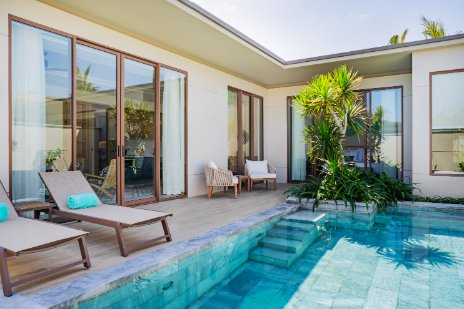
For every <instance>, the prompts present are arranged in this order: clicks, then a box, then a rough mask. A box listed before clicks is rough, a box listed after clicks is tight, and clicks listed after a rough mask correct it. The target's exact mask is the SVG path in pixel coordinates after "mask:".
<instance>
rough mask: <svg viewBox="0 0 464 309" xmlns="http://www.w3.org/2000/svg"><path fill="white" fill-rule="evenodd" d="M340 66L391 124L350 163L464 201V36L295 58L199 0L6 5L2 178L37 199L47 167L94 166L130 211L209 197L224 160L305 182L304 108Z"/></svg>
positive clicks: (0, 61) (113, 198)
mask: <svg viewBox="0 0 464 309" xmlns="http://www.w3.org/2000/svg"><path fill="white" fill-rule="evenodd" d="M128 12H130V13H129V14H128ZM340 65H347V66H349V67H352V68H353V69H354V70H356V71H357V72H358V73H359V74H360V75H362V76H363V77H364V79H363V82H362V85H361V87H360V88H359V90H360V91H362V94H363V97H364V98H365V102H366V107H367V109H368V110H369V111H370V112H371V113H372V114H375V113H378V114H379V115H381V116H382V117H381V119H382V121H381V124H380V129H379V131H378V132H370V133H369V134H366V135H363V136H354V135H350V136H349V137H348V140H347V145H346V151H345V154H346V156H347V160H348V161H353V162H354V164H355V165H357V166H359V167H362V168H368V169H372V170H374V171H376V172H381V171H384V172H386V173H387V174H389V175H390V176H392V177H397V178H400V179H403V180H404V181H407V182H412V183H415V184H416V186H417V188H418V189H419V190H420V191H418V192H417V193H418V194H421V195H424V196H435V195H439V196H449V197H462V196H463V193H464V34H456V35H451V36H447V37H443V38H438V39H431V40H423V41H415V42H408V43H404V44H398V45H392V46H383V47H376V48H370V49H364V50H358V51H352V52H346V53H340V54H334V55H327V56H320V57H313V58H308V59H299V60H292V61H284V60H283V59H281V58H280V57H278V56H277V55H275V54H273V53H272V52H271V51H269V50H267V49H266V48H264V47H263V46H261V45H259V44H258V43H256V42H254V41H253V40H252V39H250V38H249V37H247V36H245V35H244V34H242V33H240V32H238V31H237V30H235V29H233V28H232V27H230V26H229V25H227V24H225V23H224V22H223V21H221V20H219V19H218V18H216V17H214V16H212V15H211V14H210V13H208V12H206V11H204V10H203V9H201V8H200V7H198V6H196V5H195V4H193V3H191V2H189V1H186V0H180V1H176V0H152V1H140V2H139V1H110V0H100V1H90V0H80V1H72V0H40V1H35V0H15V1H7V0H0V149H2V156H1V158H2V159H1V160H0V180H1V181H2V183H3V184H4V185H5V187H6V188H7V190H8V191H10V195H11V198H12V199H13V201H27V200H37V199H44V198H45V196H46V194H47V192H46V191H45V189H44V188H43V185H42V183H41V181H40V179H39V177H38V172H41V171H60V170H81V171H82V172H83V173H84V174H85V175H86V177H87V178H88V179H89V181H92V186H93V187H94V188H95V190H97V191H99V192H100V195H101V196H102V198H104V199H105V202H107V203H112V204H118V205H136V204H141V203H147V202H156V201H163V200H167V199H173V198H178V197H185V196H197V195H202V194H206V191H207V187H206V185H205V176H204V165H205V163H206V162H208V161H214V162H216V163H217V164H218V165H219V166H220V167H222V168H224V169H229V170H232V171H233V172H234V173H237V174H240V173H243V165H244V161H245V159H253V160H262V159H266V160H268V161H269V162H270V163H272V164H273V165H274V166H275V167H276V169H277V175H278V182H280V183H284V182H293V181H301V180H304V179H305V178H306V177H307V176H308V175H309V174H311V173H312V171H311V166H310V165H309V164H308V163H307V161H306V155H305V153H306V147H307V146H306V145H305V144H303V143H302V142H303V135H302V132H303V130H304V126H305V123H306V122H307V121H310V119H301V118H300V117H299V115H297V114H296V112H295V111H294V110H293V109H292V108H291V98H292V96H294V95H296V94H297V93H298V92H299V90H300V89H301V88H302V86H304V85H305V84H306V83H307V81H309V80H311V78H312V77H314V76H315V75H317V74H321V73H326V72H328V71H331V70H332V69H334V68H335V67H337V66H340ZM376 134H377V135H376Z"/></svg>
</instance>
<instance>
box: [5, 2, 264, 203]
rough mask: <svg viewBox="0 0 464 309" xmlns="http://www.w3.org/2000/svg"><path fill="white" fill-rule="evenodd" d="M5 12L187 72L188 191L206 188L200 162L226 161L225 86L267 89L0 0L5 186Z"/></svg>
mask: <svg viewBox="0 0 464 309" xmlns="http://www.w3.org/2000/svg"><path fill="white" fill-rule="evenodd" d="M8 14H12V15H15V16H18V17H21V18H24V19H27V20H30V21H32V22H36V23H39V24H42V25H45V26H48V27H51V28H54V29H57V30H60V31H64V32H67V33H70V34H74V35H77V36H79V37H82V38H85V39H88V40H91V41H94V42H98V43H99V44H102V45H106V46H109V47H112V48H115V49H119V50H121V51H124V52H127V53H130V54H134V55H137V56H140V57H143V58H146V59H149V60H152V61H154V62H160V63H163V64H166V65H169V66H172V67H175V68H178V69H182V70H185V71H187V72H188V183H189V188H188V191H189V192H188V193H189V196H195V195H199V194H206V186H205V179H204V164H205V163H206V162H208V161H209V160H213V161H215V162H217V164H218V165H219V166H221V167H223V168H226V167H227V87H228V86H233V87H236V88H240V89H243V90H246V91H248V92H252V93H255V94H257V95H260V96H263V98H264V102H265V103H264V104H266V101H267V97H266V89H265V88H263V87H261V86H258V85H256V84H253V83H250V82H247V81H245V80H242V79H240V78H237V77H234V76H232V75H230V74H226V73H224V72H221V71H219V70H217V69H214V68H211V67H209V66H206V65H203V64H200V63H198V62H195V61H192V60H190V59H187V58H185V57H181V56H179V55H177V54H174V53H171V52H168V51H166V50H163V49H161V48H158V47H156V46H153V45H150V44H147V43H144V42H142V41H139V40H136V39H134V38H132V37H129V36H126V35H124V34H121V33H119V32H116V31H113V30H110V29H108V28H105V27H102V26H99V25H97V24H95V23H92V22H89V21H87V20H85V19H82V18H79V17H77V16H74V15H71V14H68V13H66V12H64V11H61V10H58V9H55V8H53V7H50V6H48V5H45V4H42V3H39V2H37V1H33V0H15V1H3V0H2V1H0V68H1V69H0V149H1V153H0V180H1V181H2V182H3V184H4V185H5V187H6V188H8V174H9V167H8V155H9V151H10V150H9V145H8V130H9V123H8V114H9V111H8V69H7V68H8V58H9V57H8Z"/></svg>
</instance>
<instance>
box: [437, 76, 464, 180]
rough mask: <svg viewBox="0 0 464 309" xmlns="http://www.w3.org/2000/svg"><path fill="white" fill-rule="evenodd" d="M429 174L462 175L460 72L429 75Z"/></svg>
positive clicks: (463, 104)
mask: <svg viewBox="0 0 464 309" xmlns="http://www.w3.org/2000/svg"><path fill="white" fill-rule="evenodd" d="M430 84H431V85H430V87H431V98H430V99H431V111H430V112H431V122H432V123H431V131H432V132H431V134H432V136H431V151H432V157H431V172H432V174H435V175H440V174H441V175H443V174H445V175H446V174H448V175H464V99H463V98H464V87H463V86H464V69H463V70H456V71H446V72H436V73H431V74H430Z"/></svg>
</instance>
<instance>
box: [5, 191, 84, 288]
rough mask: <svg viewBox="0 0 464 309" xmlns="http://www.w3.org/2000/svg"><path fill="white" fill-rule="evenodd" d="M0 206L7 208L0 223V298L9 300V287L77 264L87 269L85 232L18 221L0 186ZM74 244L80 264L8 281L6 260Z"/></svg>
mask: <svg viewBox="0 0 464 309" xmlns="http://www.w3.org/2000/svg"><path fill="white" fill-rule="evenodd" d="M0 185H1V183H0ZM0 203H5V204H6V205H7V207H8V219H7V220H6V221H5V222H0V275H1V279H2V287H3V294H4V295H5V296H11V295H12V294H13V291H12V289H13V287H15V286H17V285H20V284H23V283H28V282H30V281H32V280H36V279H39V278H42V277H45V276H49V275H51V274H55V273H57V272H61V271H63V270H65V269H68V268H71V267H74V266H76V265H79V264H84V266H85V267H86V268H89V267H90V258H89V255H88V252H87V244H86V241H85V236H86V235H87V232H84V231H79V230H76V229H71V228H68V227H64V226H59V225H57V224H53V223H46V222H42V221H39V220H35V219H28V218H21V217H19V216H18V214H17V213H16V212H15V210H14V208H13V205H12V204H11V202H10V200H9V198H8V196H7V194H6V192H5V189H4V187H3V185H1V186H0ZM75 240H77V241H78V243H79V248H80V251H81V259H80V260H78V261H75V262H72V263H69V264H66V265H63V266H59V267H55V268H51V269H48V270H45V271H41V272H39V273H36V274H33V275H29V276H26V277H21V279H18V280H15V281H13V280H12V279H11V277H10V273H9V270H8V262H7V257H10V256H18V255H20V254H26V253H34V252H39V251H45V250H49V249H52V248H56V247H60V246H63V245H65V244H67V243H70V242H72V241H75Z"/></svg>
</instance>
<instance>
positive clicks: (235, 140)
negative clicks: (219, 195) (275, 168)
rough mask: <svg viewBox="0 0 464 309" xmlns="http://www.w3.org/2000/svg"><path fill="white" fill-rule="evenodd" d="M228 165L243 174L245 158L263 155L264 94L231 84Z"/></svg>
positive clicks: (229, 94)
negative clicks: (254, 92) (245, 90)
mask: <svg viewBox="0 0 464 309" xmlns="http://www.w3.org/2000/svg"><path fill="white" fill-rule="evenodd" d="M227 105H228V111H229V113H228V160H227V161H228V169H229V170H231V171H232V172H233V173H234V174H242V173H243V172H244V171H243V168H244V164H245V162H246V160H254V161H256V160H262V159H263V98H262V97H260V96H257V95H254V94H251V93H248V92H244V91H242V90H239V89H235V88H232V87H229V93H228V103H227Z"/></svg>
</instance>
